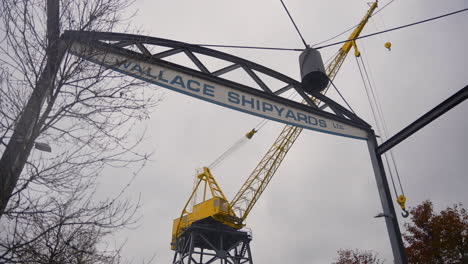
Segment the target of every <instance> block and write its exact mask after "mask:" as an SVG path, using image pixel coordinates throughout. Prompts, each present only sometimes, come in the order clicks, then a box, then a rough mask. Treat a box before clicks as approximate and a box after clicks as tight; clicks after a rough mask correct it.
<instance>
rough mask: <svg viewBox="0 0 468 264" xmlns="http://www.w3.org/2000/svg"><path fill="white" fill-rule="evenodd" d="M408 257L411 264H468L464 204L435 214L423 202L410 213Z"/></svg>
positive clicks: (466, 225)
mask: <svg viewBox="0 0 468 264" xmlns="http://www.w3.org/2000/svg"><path fill="white" fill-rule="evenodd" d="M410 214H411V220H412V223H406V224H405V227H406V231H407V232H406V233H405V234H404V235H403V237H404V239H405V240H406V244H407V247H406V253H407V255H408V261H409V263H412V264H468V214H467V212H466V210H465V209H464V208H463V207H462V205H461V204H458V205H454V206H453V207H447V208H446V209H445V210H443V211H441V212H440V213H439V214H437V213H434V210H433V205H432V202H430V201H424V202H423V203H422V204H420V205H419V206H417V207H415V208H413V209H412V210H411V211H410Z"/></svg>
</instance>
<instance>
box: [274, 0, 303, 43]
mask: <svg viewBox="0 0 468 264" xmlns="http://www.w3.org/2000/svg"><path fill="white" fill-rule="evenodd" d="M280 1H281V4H282V5H283V7H284V10H286V13H288V16H289V19H291V22H292V23H293V25H294V28H296V31H297V34H299V37H300V38H301V40H302V43H304V46H305V47H306V49H307V48H308V47H309V45H307V42H306V41H305V39H304V37H303V36H302V34H301V31H299V28H298V27H297V25H296V22H294V19H293V18H292V16H291V14H290V13H289V10H288V8H287V7H286V5H285V4H284V2H283V0H280Z"/></svg>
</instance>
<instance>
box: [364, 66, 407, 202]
mask: <svg viewBox="0 0 468 264" xmlns="http://www.w3.org/2000/svg"><path fill="white" fill-rule="evenodd" d="M356 63H357V65H358V69H359V73H360V75H361V79H362V82H363V85H364V90H365V92H366V95H367V99H368V100H369V105H370V107H371V112H372V115H373V117H374V120H375V124H376V126H377V129H378V130H381V128H380V124H379V122H378V119H377V114H376V110H374V105H373V104H372V99H371V95H370V93H369V91H368V88H367V86H368V84H367V83H366V79H365V77H364V74H363V69H361V65H360V64H359V59H358V58H357V57H356ZM385 160H386V163H387V167H388V169H389V174H390V179H391V181H392V186H393V191H394V192H395V196H396V197H398V192H397V189H396V185H395V179H394V178H393V173H392V171H391V168H390V163H389V162H388V159H386V158H385Z"/></svg>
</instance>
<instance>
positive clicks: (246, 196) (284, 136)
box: [230, 1, 377, 221]
mask: <svg viewBox="0 0 468 264" xmlns="http://www.w3.org/2000/svg"><path fill="white" fill-rule="evenodd" d="M376 8H377V1H375V2H374V3H372V5H371V7H370V8H369V10H368V11H367V13H366V15H365V16H364V18H363V19H362V20H361V22H360V23H359V25H358V26H357V27H356V29H354V31H353V32H352V33H351V35H350V36H349V38H348V39H355V38H357V37H359V34H360V33H361V31H362V29H363V28H364V26H365V25H366V23H367V21H368V20H369V18H370V17H371V16H372V13H373V12H374V10H375V9H376ZM351 47H354V49H355V52H354V55H355V56H356V57H358V56H359V55H360V54H359V50H358V49H357V45H356V42H355V41H354V40H352V41H348V42H346V43H345V44H344V45H343V46H342V47H341V48H340V50H339V51H338V54H337V55H336V56H335V58H334V59H333V60H332V61H331V62H330V64H328V66H327V67H326V72H327V75H328V77H329V79H330V80H333V79H334V78H335V76H336V74H337V73H338V70H339V69H340V67H341V65H342V64H343V62H344V60H345V58H346V55H348V53H349V51H350V50H351ZM327 90H328V87H327V89H325V90H323V92H322V93H326V91H327ZM312 99H313V100H314V101H317V100H316V99H314V98H312ZM301 132H302V128H300V127H296V126H291V125H286V126H285V127H284V128H283V130H282V131H281V133H280V135H279V136H278V138H277V139H276V140H275V142H274V143H273V145H272V146H271V147H270V149H269V150H268V151H267V153H266V154H265V156H264V157H263V158H262V159H261V160H260V162H259V163H258V165H257V166H256V167H255V169H254V170H253V171H252V173H251V174H250V176H249V178H248V179H247V180H246V181H245V183H244V184H243V185H242V187H241V188H240V190H239V192H238V193H237V194H236V195H235V196H234V198H233V199H232V201H231V202H230V206H231V209H232V210H233V211H234V212H235V214H236V215H237V216H238V217H239V218H240V219H242V221H244V220H245V219H246V218H247V216H248V215H249V213H250V211H251V210H252V208H253V206H254V205H255V203H256V202H257V200H258V198H259V197H260V196H261V194H262V193H263V191H264V190H265V188H266V187H267V185H268V183H269V182H270V180H271V178H272V177H273V175H274V174H275V172H276V170H277V169H278V167H279V166H280V165H281V162H282V161H283V160H284V158H285V157H286V154H287V153H288V152H289V150H290V149H291V147H292V146H293V144H294V142H295V141H296V139H297V138H298V137H299V135H300V134H301Z"/></svg>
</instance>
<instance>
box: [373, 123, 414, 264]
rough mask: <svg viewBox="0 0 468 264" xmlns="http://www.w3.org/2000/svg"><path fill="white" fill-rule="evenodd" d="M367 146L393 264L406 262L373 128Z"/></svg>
mask: <svg viewBox="0 0 468 264" xmlns="http://www.w3.org/2000/svg"><path fill="white" fill-rule="evenodd" d="M367 146H368V148H369V153H370V157H371V162H372V167H373V169H374V176H375V180H376V182H377V189H378V191H379V196H380V202H381V204H382V208H383V215H384V216H385V224H386V225H387V231H388V235H389V238H390V245H391V247H392V252H393V258H394V263H395V264H407V263H408V259H407V257H406V252H405V247H404V245H403V239H402V237H401V232H400V227H399V225H398V218H397V215H396V213H395V207H394V206H393V202H392V195H391V193H390V189H389V188H388V181H387V176H386V174H385V169H384V166H383V162H382V158H381V156H380V155H379V154H378V153H377V140H376V137H375V133H374V131H373V130H369V135H368V139H367Z"/></svg>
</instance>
